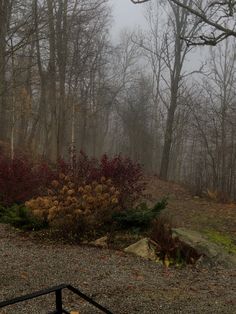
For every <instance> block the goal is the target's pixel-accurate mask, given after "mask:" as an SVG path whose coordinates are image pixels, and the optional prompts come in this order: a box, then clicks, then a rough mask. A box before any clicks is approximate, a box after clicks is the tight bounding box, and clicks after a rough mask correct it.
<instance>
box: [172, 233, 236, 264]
mask: <svg viewBox="0 0 236 314" xmlns="http://www.w3.org/2000/svg"><path fill="white" fill-rule="evenodd" d="M173 236H174V237H178V238H179V239H180V241H182V242H184V243H186V244H188V245H189V246H191V247H192V248H194V249H195V250H196V251H197V252H198V253H199V254H202V255H203V256H204V260H205V261H206V262H209V263H211V264H221V265H224V266H226V267H236V255H235V254H229V253H228V252H227V251H226V250H225V248H224V247H223V246H221V245H217V244H215V243H212V242H211V241H209V239H207V237H205V236H204V235H202V234H201V233H199V232H196V231H193V230H188V229H184V228H178V229H173Z"/></svg>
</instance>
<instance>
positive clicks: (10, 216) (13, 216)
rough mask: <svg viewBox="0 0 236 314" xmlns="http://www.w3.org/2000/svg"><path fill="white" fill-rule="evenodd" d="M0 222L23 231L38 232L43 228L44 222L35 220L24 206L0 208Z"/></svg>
mask: <svg viewBox="0 0 236 314" xmlns="http://www.w3.org/2000/svg"><path fill="white" fill-rule="evenodd" d="M0 222H2V223H6V224H11V225H12V226H14V227H16V228H20V229H23V230H40V229H42V228H45V227H46V225H45V222H42V221H41V220H39V219H37V218H35V217H34V216H33V215H32V214H31V212H30V210H29V209H28V208H26V207H25V206H24V205H17V204H15V205H13V206H11V207H6V208H4V207H0Z"/></svg>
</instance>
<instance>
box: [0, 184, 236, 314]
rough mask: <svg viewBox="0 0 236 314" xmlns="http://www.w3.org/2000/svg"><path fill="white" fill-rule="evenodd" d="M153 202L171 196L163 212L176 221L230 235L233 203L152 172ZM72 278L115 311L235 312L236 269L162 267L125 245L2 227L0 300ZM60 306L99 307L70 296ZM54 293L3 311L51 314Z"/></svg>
mask: <svg viewBox="0 0 236 314" xmlns="http://www.w3.org/2000/svg"><path fill="white" fill-rule="evenodd" d="M148 193H151V194H152V199H153V201H155V200H158V199H160V198H161V197H163V196H166V195H167V194H168V195H169V204H168V207H167V209H166V210H165V211H166V214H167V215H168V216H169V217H170V218H171V219H172V221H173V223H174V224H175V225H176V226H178V227H179V226H183V227H185V228H190V229H193V230H198V231H200V232H205V231H206V230H215V231H217V232H220V233H224V234H227V235H228V236H230V237H231V238H232V239H234V240H235V236H236V234H235V231H236V230H235V223H236V208H235V205H232V204H230V205H227V204H217V203H213V202H210V201H207V200H204V199H199V198H194V197H192V196H191V195H190V194H189V193H188V192H187V191H186V190H185V189H184V188H182V187H180V186H179V185H177V184H174V183H169V182H162V181H159V180H158V179H157V178H149V185H148ZM61 283H70V284H72V285H74V286H75V287H78V288H80V289H81V290H82V291H83V292H85V293H87V294H88V295H89V296H91V297H93V298H94V299H95V300H96V301H98V302H100V303H101V304H103V305H105V306H107V307H108V308H109V309H110V310H111V311H112V313H114V314H132V313H142V314H156V313H168V314H169V313H184V314H186V313H187V314H188V313H189V314H192V313H193V314H194V313H227V314H234V313H236V270H235V269H231V268H230V269H229V268H228V269H226V268H224V267H223V266H220V265H218V266H215V267H210V266H207V265H204V264H198V265H196V266H187V267H181V268H174V267H173V268H172V267H170V268H168V269H166V268H165V267H164V266H162V265H161V264H157V263H155V262H151V261H147V260H144V259H142V258H139V257H136V256H132V255H129V254H125V253H124V252H122V251H116V250H111V249H110V250H109V249H99V248H96V247H91V246H79V245H69V244H61V243H50V242H43V241H35V239H31V238H29V236H27V234H25V233H22V232H19V231H18V230H16V229H13V228H12V227H10V226H7V225H0V300H5V299H7V298H11V297H15V296H18V295H22V294H24V293H30V292H32V291H35V290H39V289H42V288H46V287H48V286H53V285H57V284H61ZM64 297H65V305H70V309H71V310H79V311H80V313H81V314H93V313H94V314H95V313H99V312H97V311H96V310H94V309H93V308H91V307H90V306H89V305H87V304H86V303H84V302H81V301H78V298H76V297H74V296H72V295H71V294H67V293H66V294H65V295H64ZM53 301H54V300H53V298H52V297H43V298H39V299H37V300H33V301H30V302H26V303H24V304H23V305H20V304H19V305H14V306H11V307H7V308H6V310H5V309H4V310H3V309H2V310H1V309H0V313H1V314H3V313H4V314H5V313H7V314H13V313H14V314H21V313H22V314H24V313H26V314H27V313H32V314H34V313H37V314H44V313H48V312H49V310H51V309H52V304H53Z"/></svg>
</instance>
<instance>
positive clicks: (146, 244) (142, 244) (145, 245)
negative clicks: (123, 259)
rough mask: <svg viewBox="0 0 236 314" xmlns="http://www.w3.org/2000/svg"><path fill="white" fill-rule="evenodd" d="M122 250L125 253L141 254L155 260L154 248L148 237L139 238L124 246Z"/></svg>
mask: <svg viewBox="0 0 236 314" xmlns="http://www.w3.org/2000/svg"><path fill="white" fill-rule="evenodd" d="M124 251H125V252H127V253H133V254H135V255H138V256H141V257H143V258H146V259H149V260H152V261H156V260H157V256H156V253H155V248H154V246H153V245H152V244H151V243H150V241H149V239H148V238H143V239H141V240H139V241H138V242H136V243H134V244H132V245H130V246H128V247H127V248H125V249H124Z"/></svg>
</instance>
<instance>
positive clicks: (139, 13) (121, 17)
mask: <svg viewBox="0 0 236 314" xmlns="http://www.w3.org/2000/svg"><path fill="white" fill-rule="evenodd" d="M109 1H110V4H111V5H112V8H113V10H112V14H113V19H114V23H113V26H112V31H111V35H112V39H114V40H116V39H117V38H118V37H119V33H120V31H121V29H123V28H127V27H128V28H130V29H134V28H135V27H136V26H138V25H139V26H142V25H144V24H145V20H144V17H143V12H144V10H145V6H146V4H140V5H135V4H133V3H132V2H131V1H130V0H109Z"/></svg>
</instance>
